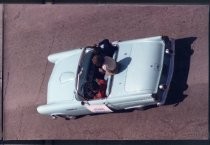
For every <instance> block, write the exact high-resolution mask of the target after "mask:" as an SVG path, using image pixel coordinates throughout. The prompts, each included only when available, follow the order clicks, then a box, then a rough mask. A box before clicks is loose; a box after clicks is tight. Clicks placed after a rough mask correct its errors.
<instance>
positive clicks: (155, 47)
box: [37, 36, 175, 116]
mask: <svg viewBox="0 0 210 145" xmlns="http://www.w3.org/2000/svg"><path fill="white" fill-rule="evenodd" d="M171 42H172V48H171V49H172V50H174V49H175V48H174V41H173V40H171ZM112 44H113V45H117V46H118V51H117V52H116V54H115V56H114V58H116V61H117V62H122V61H123V60H124V59H126V58H130V62H129V63H128V66H126V67H125V69H124V70H122V71H121V72H120V73H117V74H115V75H114V76H111V77H108V83H107V94H108V97H107V98H105V99H99V100H90V101H85V105H84V104H83V105H82V102H84V101H82V100H78V98H76V95H75V94H76V93H77V92H76V90H77V87H78V86H76V84H75V83H76V82H77V81H76V79H77V68H78V63H79V61H80V56H81V54H82V51H83V49H84V48H83V49H74V50H71V51H67V52H61V53H56V54H52V55H50V56H48V60H49V61H50V62H52V63H54V64H55V66H54V68H53V71H52V74H51V76H50V79H49V82H48V93H47V104H46V105H41V106H39V107H38V108H37V111H38V112H39V113H40V114H44V115H50V116H53V115H59V114H61V115H67V116H79V115H87V114H92V113H94V112H91V111H90V110H88V109H87V108H90V107H87V106H86V105H90V106H91V105H95V106H100V105H102V106H103V107H104V104H105V105H106V106H107V107H109V108H110V109H116V110H120V109H131V108H139V107H143V106H147V105H153V104H157V105H162V104H164V103H165V100H166V97H167V92H168V89H169V88H167V90H166V91H164V92H163V94H162V98H161V100H160V101H157V100H156V99H155V98H153V97H152V94H155V93H158V90H159V89H158V86H159V84H160V81H161V80H162V77H161V76H162V74H161V73H162V68H163V64H164V58H165V49H166V48H165V47H166V45H165V42H164V41H163V39H162V36H157V37H149V38H143V39H135V40H128V41H122V42H118V41H115V42H113V43H112ZM169 57H170V58H169V60H170V64H169V74H168V76H167V77H165V78H164V79H165V81H166V84H167V85H168V86H169V85H170V81H171V79H172V74H173V65H174V54H171V56H169ZM75 87H76V88H75ZM107 112H112V111H107ZM98 113H100V111H99V112H98ZM101 113H103V112H101Z"/></svg>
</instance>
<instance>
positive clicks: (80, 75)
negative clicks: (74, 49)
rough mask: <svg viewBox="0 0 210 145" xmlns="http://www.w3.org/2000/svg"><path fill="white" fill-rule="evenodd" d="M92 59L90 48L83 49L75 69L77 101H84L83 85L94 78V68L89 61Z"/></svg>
mask: <svg viewBox="0 0 210 145" xmlns="http://www.w3.org/2000/svg"><path fill="white" fill-rule="evenodd" d="M92 57H93V49H92V48H84V50H83V53H82V54H81V56H80V62H79V65H78V69H77V79H76V86H75V87H76V98H77V99H78V100H85V98H84V97H83V96H84V90H83V84H85V83H86V82H88V81H92V80H93V77H94V71H95V66H94V64H93V63H92V61H91V59H92Z"/></svg>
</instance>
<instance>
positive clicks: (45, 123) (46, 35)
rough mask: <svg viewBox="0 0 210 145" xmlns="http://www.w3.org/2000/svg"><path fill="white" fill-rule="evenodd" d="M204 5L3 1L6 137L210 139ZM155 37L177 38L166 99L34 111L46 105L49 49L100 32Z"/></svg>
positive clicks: (95, 37) (93, 38) (96, 37)
mask: <svg viewBox="0 0 210 145" xmlns="http://www.w3.org/2000/svg"><path fill="white" fill-rule="evenodd" d="M208 11H209V8H208V6H205V5H203V6H199V5H197V6H196V5H195V6H193V5H191V6H141V5H104V4H103V5H102V4H100V5H82V4H81V5H49V4H48V5H33V6H32V5H6V7H5V16H4V18H5V35H4V37H5V38H4V39H5V42H4V43H5V47H4V56H5V60H4V65H5V69H4V118H3V123H4V125H3V126H4V130H3V135H4V136H3V137H4V139H5V140H31V139H34V140H36V139H39V140H42V139H70V140H71V139H84V140H86V139H105V140H106V139H114V140H115V139H116V140H123V139H129V140H133V139H135V140H143V139H147V140H150V139H158V140H162V139H172V140H173V139H174V140H177V139H208ZM157 35H168V36H171V37H173V38H175V39H177V40H176V45H177V46H176V53H177V55H176V60H175V74H174V78H173V84H172V88H171V90H170V93H169V100H168V101H167V102H168V105H166V106H162V107H158V108H150V109H147V110H145V111H137V110H135V111H133V112H126V113H114V114H105V115H98V116H93V117H91V116H87V117H82V118H80V119H78V120H71V121H66V120H64V119H57V120H51V119H50V118H49V117H46V116H42V115H40V114H38V113H37V111H36V107H37V106H38V105H40V104H45V103H46V94H47V83H48V79H49V77H50V73H51V71H52V68H53V64H51V63H49V62H47V56H48V55H49V54H51V53H56V52H61V51H65V50H69V49H73V48H78V47H84V46H86V45H91V44H94V43H96V42H98V41H100V40H102V39H104V38H109V39H110V40H111V41H115V40H129V39H135V38H143V37H149V36H157ZM183 38H185V39H183ZM191 49H193V50H194V53H192V51H191ZM191 54H192V55H191ZM72 63H74V62H72ZM58 97H59V96H58Z"/></svg>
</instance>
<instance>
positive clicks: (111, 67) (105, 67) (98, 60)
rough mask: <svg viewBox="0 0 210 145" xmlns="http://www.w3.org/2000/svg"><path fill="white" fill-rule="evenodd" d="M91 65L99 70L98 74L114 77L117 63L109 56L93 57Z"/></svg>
mask: <svg viewBox="0 0 210 145" xmlns="http://www.w3.org/2000/svg"><path fill="white" fill-rule="evenodd" d="M92 62H93V64H94V65H95V66H96V67H98V68H99V72H100V73H103V74H105V75H114V74H115V73H117V63H116V62H115V60H114V59H112V58H111V57H109V56H102V55H94V57H93V59H92Z"/></svg>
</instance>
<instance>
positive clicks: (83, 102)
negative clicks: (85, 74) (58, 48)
mask: <svg viewBox="0 0 210 145" xmlns="http://www.w3.org/2000/svg"><path fill="white" fill-rule="evenodd" d="M85 104H88V105H90V104H89V103H88V101H82V102H81V105H85Z"/></svg>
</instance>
